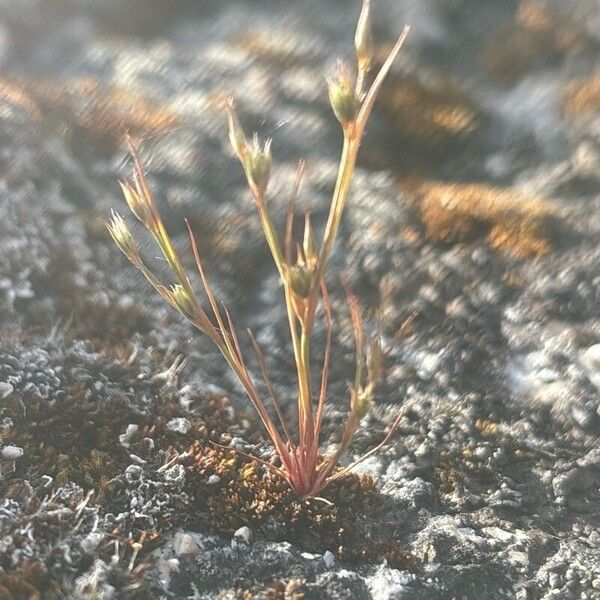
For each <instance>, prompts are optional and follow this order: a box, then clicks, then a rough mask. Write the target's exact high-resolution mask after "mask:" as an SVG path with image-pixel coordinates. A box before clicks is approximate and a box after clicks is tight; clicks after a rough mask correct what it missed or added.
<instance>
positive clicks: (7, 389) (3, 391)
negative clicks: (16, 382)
mask: <svg viewBox="0 0 600 600" xmlns="http://www.w3.org/2000/svg"><path fill="white" fill-rule="evenodd" d="M14 390H15V388H14V387H13V386H12V385H11V384H10V383H6V381H0V398H1V399H2V400H4V398H8V396H10V395H11V394H12V393H13V392H14Z"/></svg>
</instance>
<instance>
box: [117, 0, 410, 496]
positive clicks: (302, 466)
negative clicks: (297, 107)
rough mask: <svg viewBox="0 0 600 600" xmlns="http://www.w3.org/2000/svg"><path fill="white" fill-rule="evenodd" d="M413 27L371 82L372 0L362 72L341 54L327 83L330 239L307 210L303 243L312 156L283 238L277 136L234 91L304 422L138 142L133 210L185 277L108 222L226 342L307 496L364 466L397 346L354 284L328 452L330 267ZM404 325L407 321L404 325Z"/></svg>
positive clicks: (241, 154)
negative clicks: (273, 173)
mask: <svg viewBox="0 0 600 600" xmlns="http://www.w3.org/2000/svg"><path fill="white" fill-rule="evenodd" d="M407 34H408V27H405V28H404V30H403V31H402V33H401V35H400V37H399V38H398V40H397V42H396V44H395V45H394V47H393V49H392V50H391V52H390V54H389V56H388V57H387V59H386V60H385V62H384V63H383V65H382V66H381V68H380V69H379V71H378V73H377V74H376V75H375V77H374V78H373V80H372V83H371V85H370V86H368V87H367V80H368V78H369V75H370V72H371V69H372V66H373V62H374V49H373V42H372V34H371V24H370V2H369V0H364V1H363V5H362V10H361V13H360V17H359V20H358V26H357V29H356V35H355V49H356V75H355V76H354V75H353V71H352V69H350V68H348V67H347V66H345V65H344V64H342V63H341V62H340V63H338V68H337V72H336V74H335V76H334V77H333V78H331V79H329V80H328V81H327V85H328V88H329V99H330V103H331V107H332V109H333V112H334V114H335V116H336V118H337V120H338V121H339V122H340V126H341V130H342V134H343V147H342V153H341V158H340V165H339V172H338V176H337V181H336V184H335V188H334V191H333V196H332V199H331V205H330V208H329V214H328V218H327V222H326V225H325V229H324V232H323V235H322V239H321V240H320V243H317V241H316V239H315V234H314V231H313V228H312V225H311V220H310V215H309V214H307V215H305V218H304V232H303V237H302V242H301V243H298V244H296V247H295V248H293V246H294V243H293V237H294V236H293V229H294V203H295V199H296V197H297V195H298V191H299V187H300V182H301V179H302V173H303V165H302V163H300V164H299V166H298V171H297V176H296V180H295V183H294V186H293V191H292V195H291V200H290V204H289V208H288V214H287V219H286V223H285V230H284V233H283V236H282V237H280V235H279V233H278V231H277V229H276V227H275V224H274V223H273V220H272V218H271V215H270V213H269V206H268V201H267V188H268V184H269V174H270V170H271V162H272V160H271V140H270V139H268V140H266V141H265V142H264V143H262V144H261V143H260V141H259V139H258V136H257V134H254V136H253V137H252V140H251V141H250V140H248V138H247V137H246V134H245V133H244V130H243V129H242V126H241V125H240V122H239V120H238V116H237V113H236V109H235V105H234V102H233V100H231V99H230V100H229V101H228V102H227V106H226V108H227V117H228V123H229V139H230V141H231V145H232V146H233V149H234V151H235V153H236V154H237V157H238V158H239V160H240V162H241V164H242V167H243V169H244V173H245V175H246V178H247V180H248V186H249V188H250V191H251V193H252V197H253V199H254V203H255V205H256V209H257V213H258V218H259V220H260V223H261V225H262V229H263V232H264V235H265V238H266V241H267V244H268V246H269V249H270V252H271V255H272V257H273V261H274V263H275V267H276V268H277V271H278V273H279V277H280V279H281V284H282V287H283V298H284V301H285V308H286V313H287V320H288V324H289V330H290V337H291V344H292V349H293V354H294V361H295V370H296V373H297V379H298V401H297V409H298V417H297V424H296V426H295V427H293V426H292V425H291V424H290V423H289V422H288V420H287V419H286V418H285V417H284V414H283V411H282V409H281V407H280V404H279V402H278V400H277V395H276V392H275V390H274V387H273V384H272V382H271V379H270V377H269V374H268V369H267V364H266V361H265V358H264V356H263V353H262V350H261V349H260V348H259V345H258V343H257V341H256V339H255V338H254V336H253V335H252V333H251V332H250V331H248V335H249V339H250V342H251V345H252V347H253V350H254V352H255V354H256V357H257V359H258V364H259V365H260V369H261V372H262V376H263V379H264V383H265V387H266V389H267V391H268V396H269V398H270V401H271V403H272V405H273V409H274V413H275V414H274V415H271V414H270V412H269V411H268V410H267V405H266V402H265V400H264V399H263V397H262V396H261V393H260V392H259V389H258V388H257V386H256V384H255V383H254V380H253V378H252V376H251V373H250V371H249V369H248V367H247V364H246V361H245V358H244V356H243V353H242V345H241V344H240V341H239V337H238V334H237V331H236V328H235V326H234V324H233V320H232V318H231V316H230V314H229V312H228V310H227V308H226V307H225V306H224V305H223V304H221V303H220V302H219V301H218V300H217V298H216V297H215V295H214V293H213V291H212V289H211V286H210V284H209V282H208V278H207V276H206V272H205V269H204V264H203V261H202V258H201V256H200V252H199V250H198V246H197V244H196V240H195V238H194V235H193V233H192V230H191V228H190V225H189V223H187V227H188V232H189V237H190V242H191V249H192V252H193V255H194V259H195V263H196V267H197V270H198V274H199V276H200V280H201V282H202V287H203V289H204V294H205V296H206V300H207V301H208V305H209V306H210V310H206V309H205V308H204V307H203V305H202V303H201V301H200V299H199V297H198V295H197V294H196V291H195V290H194V287H193V286H192V283H191V280H190V278H189V276H188V274H187V272H186V270H185V268H184V266H183V263H182V261H181V260H180V258H179V256H178V255H177V252H176V251H175V249H174V247H173V244H172V242H171V239H170V237H169V234H168V232H167V230H166V228H165V225H164V223H163V220H162V218H161V216H160V214H159V212H158V210H157V209H156V205H155V203H154V200H153V198H152V194H151V192H150V189H149V187H148V184H147V182H146V178H145V176H144V170H143V168H142V164H141V162H140V159H139V157H138V153H137V151H136V149H135V147H134V145H133V143H132V142H131V141H130V143H129V146H130V151H131V155H132V158H133V165H134V171H133V179H132V181H125V182H122V184H121V186H122V189H123V193H124V195H125V199H126V201H127V204H128V205H129V208H130V209H131V211H132V212H133V214H134V215H135V216H136V217H137V219H138V220H139V221H141V223H142V224H143V225H144V227H145V228H146V229H147V230H148V231H149V232H150V233H151V234H152V236H153V237H154V239H155V240H156V243H157V244H158V246H159V247H160V249H161V251H162V253H163V255H164V257H165V259H166V261H167V263H168V265H169V266H170V268H171V270H172V274H173V275H174V279H175V283H174V284H172V285H167V284H165V283H163V282H162V281H161V280H160V279H159V278H158V277H156V276H155V275H154V274H153V273H152V272H151V271H150V270H149V269H148V267H147V266H146V264H145V263H144V262H143V260H142V258H141V255H140V251H139V248H138V245H137V243H136V241H135V239H134V237H133V235H132V233H131V231H130V229H129V227H128V226H127V224H126V223H125V221H124V220H123V218H122V217H121V216H120V215H119V214H117V213H116V212H114V211H113V214H112V219H111V221H110V223H109V224H108V229H109V231H110V234H111V235H112V237H113V239H114V241H115V242H116V243H117V245H118V246H119V248H120V249H121V250H122V252H123V253H124V254H125V256H126V257H127V258H128V259H129V261H130V262H131V263H132V264H133V265H134V266H135V267H136V268H137V269H139V270H140V271H141V272H142V273H143V275H144V276H145V277H146V279H147V280H148V281H149V282H150V284H151V285H152V286H153V287H154V289H155V290H156V291H157V292H158V293H159V294H160V295H161V296H162V297H163V298H164V299H165V300H166V301H167V302H168V303H169V304H170V305H171V306H173V307H174V308H175V309H176V310H178V311H179V312H180V313H181V314H182V315H183V316H184V317H186V318H187V319H188V320H189V321H190V322H191V323H192V324H193V325H194V326H195V327H196V329H198V330H199V331H200V332H201V333H203V334H205V335H207V336H208V337H209V338H210V339H211V340H212V341H213V342H214V344H215V345H216V347H217V348H218V349H219V351H220V353H221V354H222V355H223V358H224V359H225V360H226V361H227V363H228V364H229V366H230V367H231V369H232V370H233V372H234V373H235V374H236V376H237V378H238V379H239V381H240V383H241V385H242V386H243V388H244V390H245V391H246V393H247V395H248V397H249V398H250V401H251V402H252V404H253V405H254V408H255V409H256V411H257V413H258V415H259V417H260V420H261V421H262V424H263V425H264V427H265V429H266V431H267V433H268V435H269V437H270V438H271V441H272V443H273V445H274V448H275V451H276V453H277V455H278V457H279V461H280V465H279V466H275V465H274V464H271V463H265V464H267V465H268V467H269V468H270V469H272V470H274V471H276V472H277V473H279V474H280V475H281V476H282V477H284V478H285V479H286V480H287V481H288V482H289V484H290V485H291V487H292V488H293V489H294V490H295V491H296V493H297V494H298V496H300V497H306V496H314V495H316V494H317V493H318V492H319V491H320V490H322V489H323V487H324V486H326V485H327V484H328V483H330V482H331V481H333V480H335V479H336V478H339V477H341V476H342V475H343V474H344V473H345V472H346V471H347V470H348V469H350V468H352V467H353V466H354V464H356V463H353V464H352V465H350V466H349V467H347V468H346V469H341V468H339V467H338V461H339V459H340V456H341V455H342V453H343V452H344V451H345V450H346V449H347V448H348V446H349V444H350V442H351V440H352V438H353V436H354V434H355V432H356V430H357V428H358V426H359V424H360V422H361V420H362V418H363V417H364V416H365V414H366V413H367V412H368V410H369V407H370V406H371V404H372V402H373V397H374V393H375V388H376V386H377V384H378V382H379V381H380V379H381V376H382V373H383V365H384V359H385V356H386V354H387V351H386V350H384V349H383V348H382V343H381V340H380V338H379V337H375V338H374V339H372V340H370V341H367V340H365V335H364V333H363V322H362V317H361V311H360V308H359V305H358V302H357V299H356V297H355V296H354V295H353V294H352V293H351V292H350V290H347V296H348V304H349V308H350V314H351V318H352V324H353V330H354V336H355V341H356V373H355V378H354V382H353V383H352V384H351V385H350V388H349V394H350V411H349V415H348V418H347V421H346V423H345V426H344V428H343V431H342V432H341V441H340V444H339V446H338V448H337V449H336V450H335V452H333V453H331V454H329V455H326V456H323V455H321V454H320V452H319V439H320V433H321V427H322V422H323V413H324V407H325V403H326V399H327V384H328V375H329V361H330V353H331V337H332V316H331V303H330V300H329V295H328V292H327V287H326V284H325V278H324V275H325V268H326V266H327V262H328V259H329V257H330V255H331V252H332V249H333V246H334V242H335V239H336V237H337V234H338V230H339V227H340V222H341V219H342V215H343V214H344V209H345V207H346V203H347V201H348V196H349V192H350V187H351V182H352V176H353V173H354V168H355V165H356V159H357V154H358V151H359V148H360V145H361V141H362V138H363V134H364V132H365V126H366V124H367V120H368V119H369V116H370V114H371V111H372V109H373V104H374V103H375V99H376V98H377V95H378V93H379V91H380V89H381V86H382V84H383V82H384V79H385V77H386V75H387V73H388V71H389V69H390V67H391V65H392V63H393V61H394V59H395V58H396V56H397V55H398V52H399V51H400V48H401V47H402V44H403V42H404V40H405V38H406V36H407ZM319 306H320V307H322V312H323V318H324V321H325V327H326V338H325V348H324V352H323V354H324V358H323V365H322V368H321V372H320V385H319V389H318V393H317V392H316V390H313V384H312V381H311V369H310V362H311V360H310V347H311V346H310V343H311V335H312V333H313V329H314V323H315V316H316V313H317V309H318V308H319ZM405 325H407V324H405ZM402 331H403V328H401V330H400V333H402ZM398 418H399V417H398ZM397 422H398V419H396V421H395V422H394V424H393V425H392V426H391V427H390V429H389V431H388V434H387V435H386V436H385V438H384V440H383V441H382V442H381V443H380V444H379V445H378V446H377V447H376V448H373V449H372V450H371V451H370V452H368V453H367V454H366V455H363V456H362V457H361V458H360V459H359V461H360V460H364V459H365V458H366V457H367V456H369V455H371V454H372V453H373V452H376V451H377V450H378V449H379V448H381V446H383V445H384V444H385V443H387V441H388V439H389V437H390V436H391V434H392V432H393V431H394V428H395V426H396V424H397ZM257 460H258V459H257ZM261 462H264V461H261ZM357 462H358V461H357Z"/></svg>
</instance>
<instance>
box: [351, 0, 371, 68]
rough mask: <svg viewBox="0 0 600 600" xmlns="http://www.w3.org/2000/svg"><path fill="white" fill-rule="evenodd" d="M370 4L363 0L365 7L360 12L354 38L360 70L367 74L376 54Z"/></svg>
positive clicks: (368, 1) (367, 0)
mask: <svg viewBox="0 0 600 600" xmlns="http://www.w3.org/2000/svg"><path fill="white" fill-rule="evenodd" d="M370 4H371V2H370V0H363V6H362V10H361V11H360V17H359V18H358V24H357V26H356V34H355V36H354V46H355V48H356V58H357V59H358V68H359V69H360V70H361V71H363V72H365V73H367V72H368V71H370V70H371V65H372V64H373V54H374V50H373V32H372V30H371V10H370V9H371V7H370Z"/></svg>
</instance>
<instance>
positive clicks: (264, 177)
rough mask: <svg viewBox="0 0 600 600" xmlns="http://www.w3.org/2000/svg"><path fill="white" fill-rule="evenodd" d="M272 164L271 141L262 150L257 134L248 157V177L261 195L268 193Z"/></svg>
mask: <svg viewBox="0 0 600 600" xmlns="http://www.w3.org/2000/svg"><path fill="white" fill-rule="evenodd" d="M271 162H272V159H271V139H270V138H269V139H268V140H267V141H266V142H265V144H264V146H263V147H262V148H261V147H260V143H259V141H258V135H257V134H256V133H255V134H254V137H253V138H252V146H251V147H250V150H249V152H248V155H247V159H246V166H247V171H248V176H249V177H250V179H251V180H252V183H253V184H254V185H255V186H256V188H257V189H258V191H259V192H260V193H261V194H264V193H265V192H266V191H267V186H268V184H269V176H270V174H271Z"/></svg>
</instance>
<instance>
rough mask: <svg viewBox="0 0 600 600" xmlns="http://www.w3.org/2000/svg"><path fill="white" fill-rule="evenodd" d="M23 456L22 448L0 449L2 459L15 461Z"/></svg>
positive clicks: (6, 447) (9, 447)
mask: <svg viewBox="0 0 600 600" xmlns="http://www.w3.org/2000/svg"><path fill="white" fill-rule="evenodd" d="M21 456H23V448H19V446H4V447H3V448H2V457H3V458H6V459H8V460H17V459H18V458H21Z"/></svg>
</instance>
